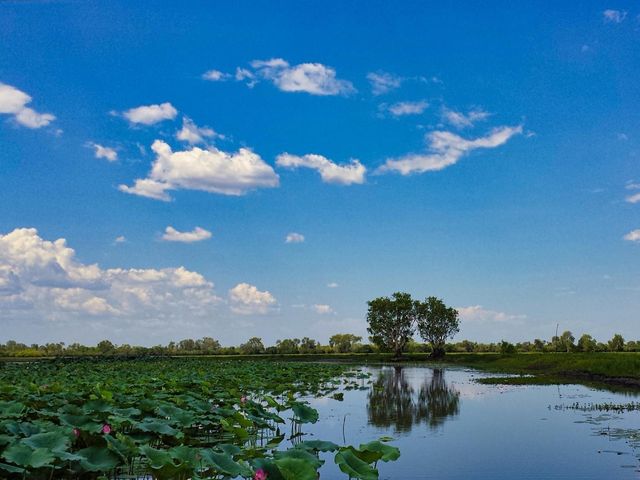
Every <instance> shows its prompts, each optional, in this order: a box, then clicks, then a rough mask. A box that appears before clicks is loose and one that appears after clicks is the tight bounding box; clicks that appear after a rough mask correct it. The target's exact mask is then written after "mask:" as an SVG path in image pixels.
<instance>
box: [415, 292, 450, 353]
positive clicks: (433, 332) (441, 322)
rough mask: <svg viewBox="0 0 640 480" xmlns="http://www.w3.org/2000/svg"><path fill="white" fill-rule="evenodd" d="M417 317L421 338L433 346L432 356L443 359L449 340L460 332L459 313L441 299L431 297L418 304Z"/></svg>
mask: <svg viewBox="0 0 640 480" xmlns="http://www.w3.org/2000/svg"><path fill="white" fill-rule="evenodd" d="M416 317H417V323H418V331H419V332H420V336H421V337H422V338H423V339H424V341H426V342H429V343H430V344H431V350H432V351H431V356H432V357H434V358H440V357H443V356H444V355H445V343H446V341H447V339H448V338H453V336H454V335H455V334H456V333H458V332H459V331H460V320H459V319H458V311H457V310H456V309H455V308H453V307H447V306H446V305H445V303H444V302H443V301H442V300H441V299H439V298H436V297H429V298H427V299H426V300H425V301H424V302H416Z"/></svg>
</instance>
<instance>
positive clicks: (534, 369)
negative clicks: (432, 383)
mask: <svg viewBox="0 0 640 480" xmlns="http://www.w3.org/2000/svg"><path fill="white" fill-rule="evenodd" d="M141 357H142V358H144V357H148V358H153V357H156V358H157V357H165V358H167V357H169V358H176V359H178V358H210V359H218V360H220V361H228V360H251V361H256V360H265V361H290V362H332V363H347V364H360V365H375V364H394V365H397V364H400V365H410V364H412V363H419V364H431V365H436V366H446V365H449V366H456V367H464V368H473V369H475V370H478V371H480V372H486V373H491V374H505V375H508V376H498V377H494V376H492V377H484V378H478V379H477V381H478V382H480V383H485V384H511V385H531V384H567V383H582V384H587V385H591V386H596V387H597V386H609V387H623V388H626V389H633V390H640V353H638V352H591V353H584V352H573V353H567V352H545V353H537V352H531V353H522V352H519V353H511V354H500V353H493V352H488V353H457V352H452V353H449V354H447V355H446V357H444V358H442V359H433V358H432V357H431V356H430V354H429V353H426V352H413V353H405V354H403V356H402V357H401V358H399V359H398V358H396V357H395V356H394V355H393V354H392V353H380V352H376V353H354V352H348V353H261V354H239V353H236V354H224V353H223V354H216V353H208V354H207V353H205V354H179V355H171V354H154V353H146V354H142V355H136V354H133V355H132V354H129V355H127V354H117V353H113V354H102V355H100V354H93V355H91V354H85V355H64V354H63V355H50V356H38V357H33V356H32V357H24V356H23V357H20V356H1V357H0V362H24V361H27V362H28V361H51V360H57V359H65V360H69V359H77V360H79V361H81V360H83V359H87V360H99V361H104V360H110V359H112V360H121V359H126V358H130V359H134V358H141Z"/></svg>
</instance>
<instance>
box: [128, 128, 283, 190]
mask: <svg viewBox="0 0 640 480" xmlns="http://www.w3.org/2000/svg"><path fill="white" fill-rule="evenodd" d="M151 149H152V150H153V151H154V152H155V154H156V159H155V160H154V162H153V165H152V167H151V172H150V173H149V175H148V177H147V178H142V179H137V180H136V181H135V183H134V185H133V186H127V185H120V187H119V188H120V190H121V191H123V192H126V193H131V194H134V195H140V196H143V197H148V198H153V199H156V200H164V201H169V200H171V196H170V195H169V193H168V191H170V190H179V189H184V190H200V191H205V192H210V193H220V194H223V195H244V194H245V193H247V192H248V191H249V190H253V189H256V188H262V187H277V186H278V185H279V178H278V175H277V174H276V173H275V172H274V171H273V168H271V166H270V165H268V164H267V163H265V162H264V160H262V158H261V157H260V156H259V155H258V154H256V153H254V152H253V151H251V150H249V149H248V148H241V149H240V150H238V151H237V152H235V153H227V152H223V151H222V150H218V149H217V148H215V147H209V148H207V149H202V148H199V147H193V148H191V149H189V150H183V151H178V152H173V151H172V150H171V147H170V146H169V145H168V144H167V143H165V142H163V141H161V140H156V141H155V142H153V145H152V146H151Z"/></svg>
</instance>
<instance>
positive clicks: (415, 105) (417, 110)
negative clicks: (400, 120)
mask: <svg viewBox="0 0 640 480" xmlns="http://www.w3.org/2000/svg"><path fill="white" fill-rule="evenodd" d="M382 107H383V108H384V109H385V110H387V111H388V112H389V113H390V114H391V115H393V116H394V117H402V116H405V115H420V114H421V113H423V112H424V111H425V110H426V109H427V108H428V107H429V103H428V102H426V101H425V100H419V101H417V102H396V103H392V104H391V105H382Z"/></svg>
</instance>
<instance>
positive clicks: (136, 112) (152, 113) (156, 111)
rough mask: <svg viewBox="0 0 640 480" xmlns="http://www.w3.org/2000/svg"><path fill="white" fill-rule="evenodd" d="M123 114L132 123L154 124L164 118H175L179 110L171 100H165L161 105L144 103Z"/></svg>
mask: <svg viewBox="0 0 640 480" xmlns="http://www.w3.org/2000/svg"><path fill="white" fill-rule="evenodd" d="M123 115H124V117H125V118H126V119H127V120H129V121H130V122H131V123H141V124H143V125H153V124H155V123H158V122H162V121H164V120H173V119H174V118H176V115H178V110H176V109H175V107H174V106H173V105H171V104H170V103H169V102H165V103H161V104H159V105H157V104H156V105H143V106H140V107H136V108H131V109H129V110H127V111H126V112H124V113H123Z"/></svg>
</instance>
